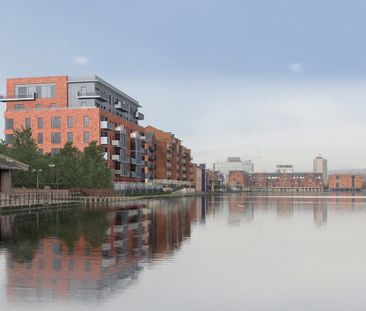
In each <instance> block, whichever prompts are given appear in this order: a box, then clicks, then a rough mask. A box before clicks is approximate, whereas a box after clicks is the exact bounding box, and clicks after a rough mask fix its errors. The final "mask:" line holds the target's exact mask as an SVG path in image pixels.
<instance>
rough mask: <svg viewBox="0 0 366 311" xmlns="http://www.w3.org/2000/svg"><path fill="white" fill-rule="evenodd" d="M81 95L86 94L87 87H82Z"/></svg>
mask: <svg viewBox="0 0 366 311" xmlns="http://www.w3.org/2000/svg"><path fill="white" fill-rule="evenodd" d="M80 93H81V94H86V86H82V87H81V88H80Z"/></svg>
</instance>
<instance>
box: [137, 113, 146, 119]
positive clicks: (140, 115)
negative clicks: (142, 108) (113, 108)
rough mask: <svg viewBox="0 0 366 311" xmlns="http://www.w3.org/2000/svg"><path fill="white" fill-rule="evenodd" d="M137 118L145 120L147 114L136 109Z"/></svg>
mask: <svg viewBox="0 0 366 311" xmlns="http://www.w3.org/2000/svg"><path fill="white" fill-rule="evenodd" d="M135 118H136V119H137V120H143V119H144V118H145V116H144V114H143V113H141V112H138V111H136V114H135Z"/></svg>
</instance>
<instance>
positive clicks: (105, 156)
mask: <svg viewBox="0 0 366 311" xmlns="http://www.w3.org/2000/svg"><path fill="white" fill-rule="evenodd" d="M103 159H104V160H109V155H108V152H104V153H103Z"/></svg>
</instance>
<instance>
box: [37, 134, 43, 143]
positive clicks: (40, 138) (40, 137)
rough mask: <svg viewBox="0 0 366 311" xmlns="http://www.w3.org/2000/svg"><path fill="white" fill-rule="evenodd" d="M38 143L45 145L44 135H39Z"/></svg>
mask: <svg viewBox="0 0 366 311" xmlns="http://www.w3.org/2000/svg"><path fill="white" fill-rule="evenodd" d="M37 142H38V144H43V133H38V135H37Z"/></svg>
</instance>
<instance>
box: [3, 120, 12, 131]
mask: <svg viewBox="0 0 366 311" xmlns="http://www.w3.org/2000/svg"><path fill="white" fill-rule="evenodd" d="M13 128H14V119H5V129H7V130H12V129H13Z"/></svg>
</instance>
